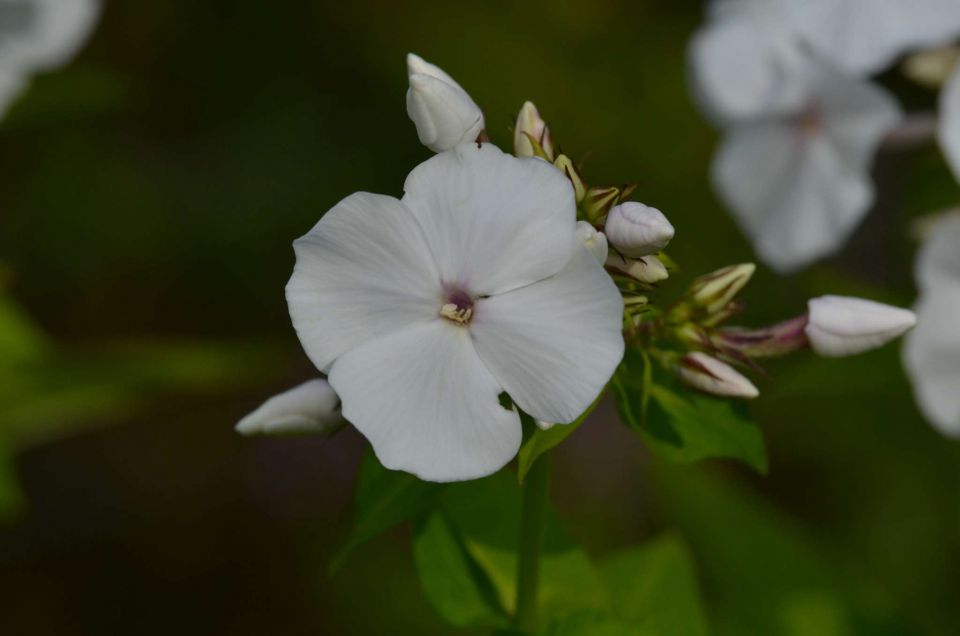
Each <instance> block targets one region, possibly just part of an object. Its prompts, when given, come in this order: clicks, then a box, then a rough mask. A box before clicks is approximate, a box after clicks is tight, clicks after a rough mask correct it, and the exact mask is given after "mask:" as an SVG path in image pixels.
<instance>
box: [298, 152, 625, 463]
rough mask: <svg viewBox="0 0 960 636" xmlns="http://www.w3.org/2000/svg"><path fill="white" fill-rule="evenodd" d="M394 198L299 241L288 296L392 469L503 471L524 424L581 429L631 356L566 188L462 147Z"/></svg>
mask: <svg viewBox="0 0 960 636" xmlns="http://www.w3.org/2000/svg"><path fill="white" fill-rule="evenodd" d="M404 191H405V194H404V197H403V199H402V200H397V199H394V198H392V197H388V196H380V195H375V194H369V193H363V192H361V193H356V194H353V195H351V196H349V197H347V198H346V199H344V200H343V201H341V202H340V203H338V204H337V205H336V206H334V207H333V208H332V209H331V210H330V211H329V212H327V213H326V214H325V215H324V216H323V218H321V219H320V221H319V222H318V223H317V225H316V226H315V227H314V228H313V229H312V230H311V231H310V232H309V233H308V234H307V235H306V236H304V237H303V238H301V239H299V240H297V241H296V242H295V243H294V247H295V249H296V253H297V263H296V267H295V269H294V273H293V276H292V278H291V279H290V282H289V284H288V285H287V301H288V304H289V307H290V315H291V317H292V319H293V324H294V327H295V328H296V330H297V335H298V336H299V337H300V341H301V343H302V344H303V347H304V349H305V351H306V352H307V354H308V355H309V356H310V359H311V360H312V361H313V363H314V364H315V365H316V366H317V368H319V369H326V368H328V367H329V368H330V373H329V380H330V384H331V385H332V386H333V388H334V389H335V390H336V392H337V395H339V396H340V399H341V401H342V404H343V415H344V417H345V418H346V419H347V420H348V421H349V422H351V423H352V424H353V425H354V426H356V428H357V429H358V430H359V431H360V432H361V433H363V434H364V435H365V436H366V437H367V439H369V440H370V442H371V444H372V446H373V450H374V452H375V453H376V455H377V457H378V458H379V459H380V461H381V463H382V464H383V465H384V466H386V467H388V468H392V469H400V470H406V471H408V472H411V473H414V474H416V475H417V476H419V477H421V478H423V479H428V480H432V481H455V480H462V479H473V478H477V477H481V476H484V475H488V474H491V473H493V472H495V471H497V470H498V469H499V468H501V467H502V466H503V465H504V464H506V463H507V462H508V461H509V460H510V459H511V458H512V457H513V456H514V455H515V454H516V452H517V449H518V448H519V446H520V440H521V425H520V419H519V416H518V414H517V412H516V411H515V410H508V409H505V408H503V407H502V406H501V405H500V402H499V399H498V396H499V395H500V394H501V393H503V392H506V393H507V394H508V395H509V396H510V397H511V399H512V400H513V402H514V403H515V404H517V405H518V406H519V407H520V408H521V409H523V410H524V412H526V413H529V414H530V415H531V416H532V417H533V418H534V419H539V420H543V421H546V422H559V423H565V422H572V421H573V420H575V419H576V418H577V417H578V416H579V415H580V414H581V413H582V412H583V411H584V410H586V408H587V407H588V406H589V405H590V404H591V403H592V401H593V400H594V399H595V398H596V397H597V395H598V394H599V393H600V391H602V390H603V388H604V386H605V385H606V383H607V381H608V380H609V379H610V376H611V375H612V373H613V371H614V369H615V368H616V367H617V365H618V364H619V362H620V359H621V357H622V355H623V349H624V342H623V335H622V333H621V326H622V325H621V321H622V313H623V300H622V299H621V297H620V293H619V292H618V290H617V288H616V286H615V285H614V284H613V281H612V280H611V279H610V277H609V276H608V275H607V274H606V272H604V270H603V268H602V267H601V266H600V265H599V264H598V263H597V262H596V260H595V259H594V257H593V256H592V255H591V254H590V253H588V252H587V250H584V249H581V248H580V247H579V246H578V245H577V239H576V236H575V232H576V204H575V202H574V195H573V188H572V187H571V185H570V182H569V181H568V180H567V179H566V178H565V177H564V176H563V175H562V174H561V173H560V172H559V171H557V170H556V169H555V168H554V167H553V166H551V165H550V164H548V163H546V162H544V161H541V160H539V159H532V158H525V159H518V158H515V157H512V156H510V155H506V154H504V153H502V152H500V151H499V150H498V149H497V148H495V147H494V146H492V145H490V144H483V145H481V146H479V147H478V145H477V144H465V145H461V146H457V147H456V148H454V149H453V150H450V151H447V152H443V153H440V154H438V155H436V156H435V157H433V158H432V159H429V160H428V161H426V162H424V163H422V164H420V165H419V166H417V167H416V168H415V169H414V170H413V172H411V173H410V175H409V176H408V177H407V180H406V183H405V184H404Z"/></svg>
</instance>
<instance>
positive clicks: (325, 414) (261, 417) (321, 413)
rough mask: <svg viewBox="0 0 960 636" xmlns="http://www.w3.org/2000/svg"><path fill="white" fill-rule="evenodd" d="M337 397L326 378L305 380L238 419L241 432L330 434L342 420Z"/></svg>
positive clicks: (259, 433)
mask: <svg viewBox="0 0 960 636" xmlns="http://www.w3.org/2000/svg"><path fill="white" fill-rule="evenodd" d="M339 407H340V399H339V398H338V397H337V394H336V393H335V392H334V390H333V388H332V387H331V386H330V384H329V383H328V382H327V381H326V380H321V379H319V378H318V379H316V380H310V381H309V382H305V383H303V384H301V385H299V386H296V387H294V388H292V389H290V390H288V391H284V392H283V393H280V394H279V395H275V396H273V397H272V398H270V399H269V400H267V401H266V402H264V403H263V404H262V405H260V407H259V408H257V409H256V410H255V411H254V412H253V413H251V414H250V415H247V416H246V417H245V418H243V419H242V420H240V422H239V423H238V424H237V426H236V430H237V432H238V433H240V434H242V435H297V434H318V435H325V436H329V435H332V434H333V433H334V432H336V431H337V430H338V429H339V428H340V427H341V426H343V424H344V420H343V417H342V415H341V414H340V408H339Z"/></svg>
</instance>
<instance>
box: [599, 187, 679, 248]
mask: <svg viewBox="0 0 960 636" xmlns="http://www.w3.org/2000/svg"><path fill="white" fill-rule="evenodd" d="M603 231H604V233H605V234H606V235H607V238H608V239H609V240H610V242H611V243H612V244H613V246H614V247H616V248H617V250H618V251H619V252H620V253H621V254H623V255H624V256H629V257H631V258H637V257H640V256H647V255H649V254H656V253H657V252H659V251H661V250H663V248H665V247H666V246H667V244H668V243H669V242H670V239H672V238H673V226H672V225H670V221H668V220H667V217H665V216H664V215H663V213H662V212H660V210H658V209H656V208H651V207H650V206H647V205H644V204H642V203H637V202H635V201H628V202H626V203H621V204H620V205H617V206H614V208H613V209H612V210H610V213H609V214H608V215H607V221H606V224H605V225H604V227H603Z"/></svg>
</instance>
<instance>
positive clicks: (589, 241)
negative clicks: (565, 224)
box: [577, 221, 608, 265]
mask: <svg viewBox="0 0 960 636" xmlns="http://www.w3.org/2000/svg"><path fill="white" fill-rule="evenodd" d="M577 239H578V240H579V241H580V243H582V244H583V246H584V247H585V248H587V249H588V250H589V251H590V253H591V254H593V257H594V258H596V259H597V262H598V263H600V264H601V265H602V264H603V263H605V262H606V261H607V251H608V249H607V237H606V236H604V234H603V232H597V229H596V228H595V227H593V226H592V225H590V224H589V223H587V222H586V221H577Z"/></svg>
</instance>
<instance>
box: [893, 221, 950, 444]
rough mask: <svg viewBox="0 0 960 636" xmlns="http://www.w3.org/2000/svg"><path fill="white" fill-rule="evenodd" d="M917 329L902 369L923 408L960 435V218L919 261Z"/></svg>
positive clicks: (932, 240)
mask: <svg viewBox="0 0 960 636" xmlns="http://www.w3.org/2000/svg"><path fill="white" fill-rule="evenodd" d="M916 276H917V285H918V287H919V289H920V298H919V300H918V302H917V304H916V307H915V310H916V312H917V327H916V329H914V330H913V331H912V332H911V333H910V334H908V336H907V339H906V344H905V346H904V349H903V359H904V365H905V366H906V369H907V374H908V375H909V376H910V379H911V380H912V381H913V390H914V394H915V395H916V398H917V402H918V404H919V405H920V409H921V410H922V411H923V413H924V415H925V416H926V417H927V419H929V420H930V422H931V423H932V424H933V425H934V426H935V427H936V428H937V429H938V430H939V431H940V432H941V433H943V434H945V435H950V436H953V437H960V218H957V217H946V218H944V219H943V221H942V222H941V223H939V224H938V226H937V228H936V231H934V232H932V233H931V234H930V237H929V239H928V240H927V241H926V243H925V244H924V245H923V247H922V249H921V250H920V254H919V256H918V258H917V268H916Z"/></svg>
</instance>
